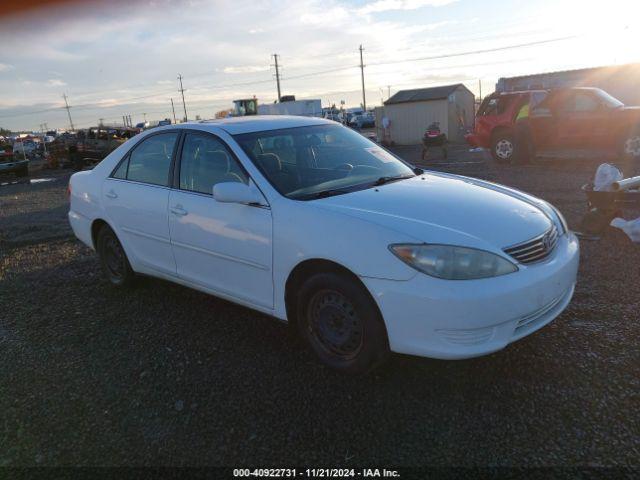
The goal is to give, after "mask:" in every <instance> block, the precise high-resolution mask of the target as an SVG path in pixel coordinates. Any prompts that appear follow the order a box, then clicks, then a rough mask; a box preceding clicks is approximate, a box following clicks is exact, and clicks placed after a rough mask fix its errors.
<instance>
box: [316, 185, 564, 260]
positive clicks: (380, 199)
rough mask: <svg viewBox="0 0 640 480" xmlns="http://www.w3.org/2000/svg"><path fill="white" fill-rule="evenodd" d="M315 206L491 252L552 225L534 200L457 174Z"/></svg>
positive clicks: (319, 202) (420, 236) (323, 201)
mask: <svg viewBox="0 0 640 480" xmlns="http://www.w3.org/2000/svg"><path fill="white" fill-rule="evenodd" d="M536 201H537V202H540V203H538V204H536ZM313 203H314V204H315V205H317V206H318V207H320V208H323V209H329V210H332V211H334V212H336V213H342V214H345V215H349V216H353V217H357V218H359V219H361V220H366V221H370V222H374V223H376V224H379V225H381V226H384V227H386V228H390V229H393V230H396V231H398V232H401V233H403V234H406V235H410V236H412V237H413V238H415V239H416V240H419V241H422V242H427V243H450V244H457V245H465V246H471V247H477V248H485V249H502V248H504V247H507V246H510V245H514V244H517V243H520V242H523V241H525V240H529V239H531V238H533V237H536V236H538V235H541V234H542V233H544V232H545V231H547V230H548V229H549V228H550V227H551V225H552V221H551V220H550V218H549V216H548V215H547V214H545V212H544V211H543V210H542V208H541V201H539V200H537V199H535V198H534V197H530V196H528V195H526V194H521V193H520V192H517V191H515V190H511V189H508V188H507V187H502V186H500V185H493V184H490V183H487V182H482V181H478V180H475V179H470V178H466V177H457V176H453V175H439V174H425V175H421V176H417V177H415V178H411V179H407V180H402V181H397V182H394V183H389V184H387V185H383V186H380V187H376V188H369V189H366V190H360V191H356V192H352V193H348V194H344V195H338V196H334V197H329V198H326V199H321V200H316V201H313Z"/></svg>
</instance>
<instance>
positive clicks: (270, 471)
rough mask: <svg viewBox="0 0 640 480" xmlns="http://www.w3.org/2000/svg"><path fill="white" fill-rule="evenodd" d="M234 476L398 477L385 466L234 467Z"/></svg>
mask: <svg viewBox="0 0 640 480" xmlns="http://www.w3.org/2000/svg"><path fill="white" fill-rule="evenodd" d="M233 476H234V477H258V478H281V477H284V478H287V477H288V478H295V477H302V478H345V477H350V478H358V477H360V478H400V474H399V473H398V471H397V470H387V469H386V468H363V469H354V468H350V469H347V468H306V469H303V470H298V469H295V468H256V469H249V468H235V469H234V470H233Z"/></svg>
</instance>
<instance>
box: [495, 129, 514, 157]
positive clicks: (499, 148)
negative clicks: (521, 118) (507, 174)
mask: <svg viewBox="0 0 640 480" xmlns="http://www.w3.org/2000/svg"><path fill="white" fill-rule="evenodd" d="M514 152H515V143H514V140H513V135H512V134H511V132H499V133H497V134H496V135H494V136H493V138H492V139H491V155H492V156H493V159H494V160H495V161H496V162H497V163H501V164H506V163H511V161H512V160H513V154H514Z"/></svg>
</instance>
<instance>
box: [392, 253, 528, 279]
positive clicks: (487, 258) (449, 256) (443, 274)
mask: <svg viewBox="0 0 640 480" xmlns="http://www.w3.org/2000/svg"><path fill="white" fill-rule="evenodd" d="M389 250H391V252H392V253H393V254H394V255H395V256H396V257H398V258H399V259H400V260H402V261H403V262H405V263H406V264H407V265H409V266H410V267H413V268H415V269H416V270H418V271H420V272H423V273H426V274H427V275H431V276H432V277H437V278H443V279H446V280H473V279H478V278H488V277H497V276H499V275H506V274H508V273H513V272H515V271H517V270H518V267H516V266H515V265H514V264H513V263H511V262H510V261H508V260H506V259H505V258H503V257H501V256H499V255H496V254H494V253H491V252H486V251H484V250H477V249H475V248H467V247H457V246H454V245H432V244H419V245H416V244H395V245H389Z"/></svg>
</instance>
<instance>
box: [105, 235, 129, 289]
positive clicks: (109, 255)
mask: <svg viewBox="0 0 640 480" xmlns="http://www.w3.org/2000/svg"><path fill="white" fill-rule="evenodd" d="M98 255H99V256H100V265H101V267H102V272H103V273H104V276H105V278H106V279H107V281H108V282H109V283H110V284H111V285H113V286H115V287H126V286H129V285H131V283H132V282H133V279H134V276H135V273H134V272H133V270H132V269H131V265H130V264H129V259H127V255H126V253H125V252H124V249H123V248H122V244H121V243H120V240H118V237H116V234H115V233H114V232H113V230H111V228H109V227H108V226H106V225H105V226H103V227H102V228H101V229H100V232H99V233H98Z"/></svg>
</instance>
